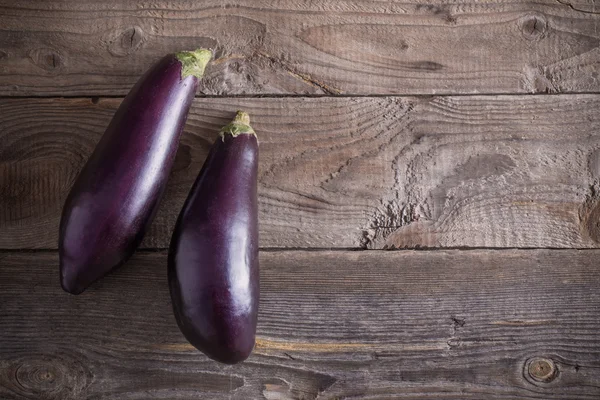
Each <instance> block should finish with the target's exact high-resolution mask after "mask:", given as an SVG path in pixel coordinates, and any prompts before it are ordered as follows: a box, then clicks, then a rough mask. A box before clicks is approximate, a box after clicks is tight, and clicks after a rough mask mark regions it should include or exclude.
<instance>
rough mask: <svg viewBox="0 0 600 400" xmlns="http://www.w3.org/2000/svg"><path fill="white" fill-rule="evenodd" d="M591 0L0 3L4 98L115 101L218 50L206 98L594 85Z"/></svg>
mask: <svg viewBox="0 0 600 400" xmlns="http://www.w3.org/2000/svg"><path fill="white" fill-rule="evenodd" d="M595 8H597V6H596V2H595V1H590V0H542V1H537V2H525V1H522V0H502V1H499V0H496V1H465V0H461V1H455V2H447V1H445V0H433V1H430V0H427V1H425V0H415V1H406V0H399V1H375V0H364V1H354V0H341V1H325V0H319V1H310V2H307V1H298V0H278V1H266V0H258V1H257V0H232V1H228V2H223V1H222V0H203V1H197V0H182V1H176V2H175V1H167V0H152V1H141V0H138V1H125V0H101V1H93V2H92V1H90V0H88V1H81V0H44V1H41V0H28V1H26V2H23V1H16V0H0V95H18V96H29V95H32V96H36V95H86V96H87V95H124V94H125V93H127V92H128V90H129V89H130V88H131V86H132V85H133V84H134V82H135V81H136V80H137V78H138V77H139V76H140V75H141V74H142V73H143V71H144V70H146V69H147V68H148V67H149V66H150V65H151V64H152V63H153V62H154V61H155V60H157V59H158V58H160V57H161V56H162V55H164V54H166V53H169V52H174V51H179V50H182V49H190V48H196V47H200V46H203V47H210V48H212V49H214V50H215V54H216V62H215V63H214V64H213V65H212V66H211V67H210V68H209V69H208V75H207V78H206V81H205V86H204V89H203V93H205V94H212V95H233V94H250V95H256V94H330V95H335V94H456V93H469V94H472V93H484V94H492V93H546V92H595V91H598V90H599V89H600V79H599V76H598V68H597V65H598V62H600V51H599V48H600V47H599V46H600V33H599V31H598V23H599V21H600V11H597V10H596V9H595Z"/></svg>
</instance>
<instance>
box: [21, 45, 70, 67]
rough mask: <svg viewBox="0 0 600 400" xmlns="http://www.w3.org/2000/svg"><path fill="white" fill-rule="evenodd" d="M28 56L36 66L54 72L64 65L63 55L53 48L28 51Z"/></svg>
mask: <svg viewBox="0 0 600 400" xmlns="http://www.w3.org/2000/svg"><path fill="white" fill-rule="evenodd" d="M29 58H30V59H31V61H32V62H33V63H34V64H35V65H36V66H38V67H40V68H42V69H44V70H46V71H51V72H55V71H58V70H59V69H60V68H62V66H63V65H64V60H63V57H62V56H61V55H60V53H58V52H57V51H55V50H52V49H47V48H40V49H34V50H32V51H30V52H29Z"/></svg>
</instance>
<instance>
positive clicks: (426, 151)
mask: <svg viewBox="0 0 600 400" xmlns="http://www.w3.org/2000/svg"><path fill="white" fill-rule="evenodd" d="M119 102H120V100H119V99H92V100H90V99H4V100H0V142H1V143H2V146H1V147H0V204H1V207H0V226H1V227H2V228H1V229H0V248H5V249H29V248H48V249H54V248H56V243H57V232H58V223H59V220H60V211H61V207H62V204H63V201H64V199H65V197H66V195H67V193H68V191H69V189H70V187H71V185H72V182H73V180H74V179H75V177H76V175H77V173H78V171H79V170H80V169H81V168H82V166H83V164H84V163H85V160H86V159H87V157H88V156H89V154H90V153H91V152H92V150H93V148H94V146H95V144H96V143H97V141H98V140H99V138H100V136H101V134H102V133H103V131H104V129H105V127H106V126H107V124H108V122H109V121H110V119H111V117H112V115H113V113H114V111H115V109H116V107H117V106H118V105H119ZM237 108H243V109H246V110H247V111H249V112H250V113H251V115H252V117H253V121H254V125H255V127H256V130H257V132H258V133H259V140H260V146H261V147H260V151H261V160H260V176H259V184H260V189H259V195H260V199H259V200H260V222H261V230H260V233H261V246H262V247H263V248H272V247H278V248H280V247H289V248H296V247H319V248H322V247H324V248H328V247H336V248H384V247H409V248H412V247H553V248H563V247H566V248H568V247H575V248H589V247H598V243H600V227H599V226H598V222H597V221H598V220H599V219H600V113H599V112H598V110H600V96H598V95H561V96H497V97H494V96H483V97H482V96H469V97H432V98H410V97H409V98H397V97H387V98H335V99H332V98H316V99H315V98H313V99H307V98H287V99H197V100H196V102H195V104H194V106H193V109H192V111H191V115H190V117H189V120H188V124H187V127H186V132H185V134H184V137H183V140H182V145H181V148H180V150H179V153H178V155H177V161H176V165H175V168H174V171H173V174H172V177H171V179H170V182H169V186H168V189H167V195H166V198H165V200H164V201H163V203H162V205H161V210H160V212H159V214H158V216H157V218H156V220H155V223H154V224H153V226H152V227H151V229H150V231H149V233H148V235H147V237H146V239H145V242H144V247H149V248H166V247H168V243H169V240H170V234H171V231H172V229H173V226H174V223H175V221H176V218H177V215H178V213H179V210H180V208H181V205H182V204H183V201H184V199H185V197H186V196H187V193H188V191H189V189H190V187H191V184H192V182H193V180H194V179H195V177H196V175H197V174H198V172H199V170H200V168H201V166H202V163H203V161H204V158H205V156H206V154H207V151H208V148H209V147H210V145H211V143H212V142H213V140H214V139H215V137H216V132H217V130H218V129H219V127H220V126H222V125H224V124H225V123H226V122H227V121H228V119H230V118H231V117H232V115H233V111H234V110H235V109H237Z"/></svg>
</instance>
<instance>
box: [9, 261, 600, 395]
mask: <svg viewBox="0 0 600 400" xmlns="http://www.w3.org/2000/svg"><path fill="white" fill-rule="evenodd" d="M0 257H2V259H0V266H1V267H0V326H2V329H1V330H0V398H3V399H11V400H12V399H25V398H28V399H30V398H35V399H61V400H69V399H82V398H87V399H97V398H98V399H100V398H102V399H119V400H121V399H141V398H144V399H145V398H156V399H175V398H188V399H191V398H194V399H198V398H200V399H268V400H273V399H392V398H394V399H423V398H427V399H432V400H433V399H435V400H441V399H448V400H449V399H482V400H483V399H486V400H495V399H497V400H500V399H502V400H505V399H521V400H523V399H545V400H552V399H569V400H574V399H590V400H591V399H597V398H599V397H600V336H599V335H598V330H599V329H600V326H599V324H600V322H599V321H600V291H599V290H598V288H599V287H600V269H599V268H598V264H597V260H598V258H599V257H600V251H597V250H587V251H576V250H564V251H558V250H529V251H520V250H503V251H493V250H485V251H484V250H473V251H456V250H455V251H433V252H431V251H401V252H368V251H367V252H360V251H359V252H345V251H319V252H306V251H292V252H289V251H283V252H263V253H261V291H262V293H261V306H260V317H259V328H258V338H257V345H256V349H255V351H254V354H253V355H252V356H251V357H250V358H249V359H248V360H247V361H246V362H245V363H242V364H239V365H237V366H224V365H220V364H218V363H215V362H213V361H210V360H208V359H207V358H206V357H205V356H204V355H202V354H201V353H199V352H197V351H195V350H194V349H193V348H192V347H191V346H190V345H189V344H187V342H186V341H185V339H184V338H183V337H182V335H181V333H180V332H179V330H178V328H177V326H176V323H175V320H174V318H173V315H172V311H171V304H170V299H169V294H168V289H167V281H166V266H165V264H166V254H165V253H143V254H138V255H136V256H135V257H134V258H133V259H132V261H131V262H130V263H128V264H127V265H126V266H125V267H123V268H122V269H121V270H119V271H117V272H116V273H115V274H113V275H112V276H109V277H107V278H105V279H104V280H102V281H101V282H100V283H99V284H96V285H95V286H93V287H92V288H91V289H90V290H89V291H88V292H86V293H84V294H83V295H81V296H77V297H75V296H70V295H68V294H66V293H64V292H62V290H61V289H60V285H59V283H58V273H57V262H58V260H57V256H56V254H55V253H54V252H37V253H29V254H27V253H21V254H18V253H7V252H5V253H3V254H2V255H1V256H0ZM551 368H554V371H555V374H554V375H553V374H552V373H551ZM536 379H537V380H536ZM544 379H545V381H544Z"/></svg>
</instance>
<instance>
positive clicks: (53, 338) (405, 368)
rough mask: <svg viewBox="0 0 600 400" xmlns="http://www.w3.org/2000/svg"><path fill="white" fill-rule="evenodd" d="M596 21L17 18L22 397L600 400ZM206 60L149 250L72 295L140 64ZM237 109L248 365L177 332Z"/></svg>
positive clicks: (257, 13) (307, 15)
mask: <svg viewBox="0 0 600 400" xmlns="http://www.w3.org/2000/svg"><path fill="white" fill-rule="evenodd" d="M599 25H600V3H599V2H597V1H596V0H539V1H535V2H533V1H522V0H489V1H488V0H457V1H451V2H450V1H446V0H427V1H426V0H413V1H408V0H394V1H391V0H330V1H327V0H314V1H300V0H275V1H273V0H271V1H266V0H231V1H222V0H178V1H167V0H135V1H134V0H97V1H92V0H87V1H86V0H26V1H18V0H0V400H25V399H27V400H37V399H42V400H79V399H88V400H121V399H124V400H134V399H149V398H156V399H173V400H174V399H206V400H209V399H210V400H213V399H230V400H231V399H240V400H242V399H243V400H254V399H263V400H308V399H312V400H315V399H319V400H325V399H327V400H341V399H357V400H358V399H360V400H380V399H381V400H391V399H405V400H407V399H414V400H417V399H431V400H442V399H443V400H451V399H452V400H467V399H470V400H475V399H477V400H522V399H527V400H533V399H536V400H558V399H560V400H592V399H593V400H597V399H599V398H600V334H598V332H599V329H600V264H599V263H598V259H600V67H599V66H600V32H599ZM196 47H208V48H211V49H213V50H214V54H215V60H214V62H213V63H212V64H210V65H209V67H208V69H207V75H206V77H205V79H203V82H202V84H201V88H200V91H199V98H197V99H196V101H195V103H194V105H193V108H192V111H191V114H190V117H189V119H188V123H187V125H186V129H185V133H184V135H183V139H182V143H181V147H180V149H179V152H178V154H177V159H176V163H175V167H174V169H173V172H172V175H171V178H170V180H169V184H168V188H167V191H166V197H165V199H164V201H163V202H162V205H161V209H160V211H159V213H158V216H157V218H156V220H155V222H154V223H153V225H152V226H151V228H150V231H149V232H148V234H147V236H146V239H145V240H144V242H143V245H142V247H143V248H144V250H141V251H138V252H137V253H136V255H134V257H133V258H132V260H130V262H128V263H127V264H126V265H125V266H124V267H123V268H121V269H119V270H118V271H116V272H115V273H113V274H111V275H110V276H108V277H106V278H104V279H102V280H101V281H99V282H98V283H96V284H95V285H93V286H92V287H91V288H90V289H89V290H88V291H87V292H85V293H84V294H83V295H81V296H77V297H75V296H70V295H67V294H66V293H64V292H62V290H61V289H60V285H59V282H58V256H57V253H56V246H57V233H58V224H59V219H60V212H61V208H62V204H63V202H64V199H65V197H66V195H67V193H68V191H69V189H70V187H71V184H72V183H73V181H74V179H75V177H76V175H77V173H78V172H79V171H80V169H81V168H82V166H83V165H84V163H85V161H86V159H87V157H88V156H89V155H90V154H91V152H92V150H93V148H94V146H95V145H96V143H97V142H98V140H99V139H100V136H101V135H102V133H103V132H104V130H105V129H106V126H107V125H108V122H109V121H110V119H111V117H112V115H113V114H114V112H115V110H116V108H117V107H118V105H119V103H120V101H121V98H122V96H123V95H125V94H126V93H127V92H128V91H129V89H130V88H131V86H132V85H133V84H134V82H135V81H136V80H137V79H138V78H139V76H140V75H141V74H142V73H143V71H145V70H146V69H147V68H148V66H150V65H151V64H152V63H153V62H154V61H156V60H157V59H158V58H160V57H161V56H163V55H164V54H166V53H169V52H174V51H179V50H182V49H191V48H196ZM533 94H535V95H533ZM53 96H54V97H53ZM58 96H67V98H59V97H58ZM238 108H243V109H246V110H247V111H249V112H250V114H251V116H252V118H253V125H254V126H255V128H256V130H257V131H258V134H259V140H260V146H261V147H260V151H261V155H260V158H261V160H260V176H259V197H260V198H259V202H260V216H259V218H260V224H261V225H260V226H261V228H260V229H261V231H260V235H261V236H260V245H261V248H262V250H261V305H260V316H259V329H258V337H257V345H256V348H255V351H254V353H253V355H252V356H251V357H250V359H249V360H247V361H246V362H244V363H242V364H240V365H236V366H225V365H221V364H218V363H216V362H213V361H210V360H208V359H207V358H206V357H205V356H204V355H202V354H201V353H199V352H198V351H196V350H194V349H193V348H192V347H191V346H190V345H189V344H188V343H187V342H186V341H185V339H184V338H183V336H182V335H181V333H180V332H179V330H178V328H177V325H176V323H175V320H174V317H173V313H172V310H171V303H170V299H169V295H168V288H167V282H166V253H165V251H164V249H165V248H166V247H167V246H168V244H169V240H170V234H171V231H172V229H173V225H174V223H175V220H176V217H177V215H178V213H179V210H180V208H181V205H182V203H183V201H184V199H185V197H186V196H187V193H188V191H189V189H190V187H191V184H192V182H193V180H194V179H195V177H196V175H197V173H198V172H199V170H200V168H201V166H202V163H203V161H204V158H205V157H206V154H207V152H208V149H209V147H210V145H211V143H212V142H213V140H214V139H215V138H216V135H217V134H216V132H217V130H218V128H219V127H220V126H222V125H223V124H224V123H226V122H228V120H229V119H230V118H231V117H232V115H233V112H234V111H235V110H236V109H238ZM420 248H429V250H414V249H420ZM366 249H379V250H380V249H405V250H401V251H367V250H366ZM406 249H409V250H406ZM410 249H413V250H410ZM359 250H365V251H359Z"/></svg>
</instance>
